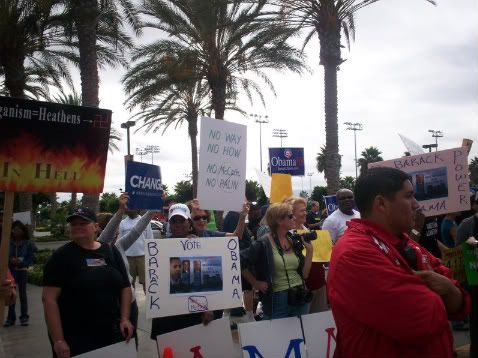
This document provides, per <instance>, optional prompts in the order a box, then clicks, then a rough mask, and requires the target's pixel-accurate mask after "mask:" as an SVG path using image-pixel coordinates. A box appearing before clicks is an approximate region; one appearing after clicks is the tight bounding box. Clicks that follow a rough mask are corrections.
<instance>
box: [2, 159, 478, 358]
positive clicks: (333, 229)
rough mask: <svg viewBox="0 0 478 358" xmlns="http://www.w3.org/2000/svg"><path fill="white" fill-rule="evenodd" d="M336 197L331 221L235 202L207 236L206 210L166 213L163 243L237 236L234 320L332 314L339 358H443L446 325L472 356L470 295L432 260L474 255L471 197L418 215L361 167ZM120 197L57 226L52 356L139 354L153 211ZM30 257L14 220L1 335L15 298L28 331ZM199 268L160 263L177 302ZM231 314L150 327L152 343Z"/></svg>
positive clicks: (397, 181)
mask: <svg viewBox="0 0 478 358" xmlns="http://www.w3.org/2000/svg"><path fill="white" fill-rule="evenodd" d="M336 198H337V209H336V210H335V211H334V212H333V213H332V214H331V215H329V216H327V212H326V211H325V210H322V211H321V209H320V204H319V203H318V202H316V201H312V202H309V203H308V202H307V201H306V200H305V199H304V198H301V197H290V198H286V199H285V200H283V201H282V202H280V203H273V204H270V205H265V206H263V207H261V206H259V205H257V203H255V202H252V203H251V202H245V203H244V205H243V208H242V210H241V211H240V212H228V213H227V214H226V216H225V217H224V224H223V227H222V231H218V230H217V229H216V230H211V229H210V228H208V223H209V222H210V219H211V212H210V211H207V210H205V208H202V207H201V205H200V202H199V201H198V200H197V199H194V200H192V201H190V202H188V203H172V204H171V205H169V212H168V216H167V223H165V226H166V229H165V235H164V236H165V237H164V239H168V238H195V239H197V238H202V239H204V240H207V238H210V237H232V236H235V237H238V238H239V244H240V261H241V270H242V285H243V286H242V289H243V305H244V307H243V308H242V309H241V310H239V312H240V315H241V314H242V317H241V320H239V322H250V321H254V320H257V319H278V318H285V317H293V316H300V315H304V314H308V313H316V312H322V311H325V310H328V309H332V313H333V315H334V319H335V322H336V325H337V330H338V333H337V345H336V352H335V356H336V357H337V358H347V357H351V358H355V357H377V358H378V357H387V358H393V357H397V358H398V357H411V358H413V357H430V358H433V357H444V358H446V357H452V356H453V337H452V334H451V331H450V328H449V321H453V327H454V328H455V329H467V327H466V325H467V324H468V323H469V325H470V336H471V353H470V357H473V358H476V357H478V352H477V350H478V347H477V344H476V339H477V338H478V337H477V334H478V327H477V326H476V319H477V317H476V316H477V315H478V311H477V308H476V307H475V306H476V300H477V299H478V293H477V291H476V289H475V287H474V286H471V287H466V285H463V283H460V282H457V281H455V280H454V279H453V276H452V272H451V271H450V270H449V269H448V268H447V267H445V266H444V265H443V264H442V262H441V260H440V258H441V257H442V254H443V253H444V252H445V251H446V250H447V249H449V248H452V247H454V246H457V245H461V244H462V243H464V242H466V243H468V244H470V245H477V244H478V240H477V239H478V214H477V212H478V198H476V197H472V198H471V199H472V200H471V207H470V212H468V213H463V214H462V213H450V214H447V215H446V216H445V217H443V218H439V217H425V215H423V213H422V212H421V211H420V210H419V204H418V202H417V201H416V199H415V197H414V192H413V187H412V184H411V182H410V181H409V177H408V175H407V174H405V173H403V172H402V171H400V170H396V169H389V168H375V169H370V170H369V171H368V173H367V174H364V175H362V176H361V177H359V179H358V180H357V182H356V185H355V189H354V191H351V190H348V189H341V190H339V191H338V192H337V195H336ZM128 199H129V197H128V194H127V193H123V194H122V195H121V196H120V197H119V200H118V201H119V209H118V211H117V212H116V213H114V214H107V213H100V214H96V213H95V212H93V211H91V210H90V209H88V208H84V207H81V208H77V209H75V210H74V211H73V212H72V213H71V215H70V216H68V218H67V222H68V224H69V238H70V240H71V241H70V242H68V243H67V244H65V245H64V246H63V247H61V248H59V249H57V250H56V251H55V252H54V253H53V255H52V256H51V258H50V259H49V261H48V262H47V264H46V265H45V268H44V275H43V276H44V287H43V295H42V300H43V305H44V311H45V319H46V323H47V327H48V335H49V339H50V342H51V346H52V352H53V356H54V357H70V356H74V355H78V354H81V353H84V352H87V351H91V350H94V349H98V348H101V347H104V346H107V345H110V344H113V343H116V342H120V341H123V340H127V341H129V340H130V339H131V338H134V339H135V342H136V347H138V344H140V342H138V336H137V333H136V327H137V322H138V305H137V302H136V294H135V289H136V288H137V286H136V279H138V282H139V284H141V285H142V289H143V290H145V277H144V276H145V268H144V255H145V240H146V239H153V235H152V232H151V227H150V221H151V220H152V218H153V217H154V215H155V213H154V212H153V211H146V212H145V213H143V215H140V213H139V211H137V210H132V209H128ZM307 207H309V208H310V210H309V211H307ZM458 219H460V222H457V220H458ZM319 229H323V230H327V231H328V232H329V233H330V237H331V240H332V242H333V244H334V246H333V250H332V258H331V261H330V263H327V262H313V260H312V257H313V244H312V242H311V238H309V237H308V236H307V235H305V234H306V233H307V232H309V231H310V230H319ZM32 252H33V248H32V245H31V240H30V238H29V234H28V230H26V228H25V227H24V225H23V224H21V223H20V222H14V223H13V225H12V240H11V246H10V259H9V276H8V277H7V281H5V283H4V285H3V286H1V288H0V294H2V295H3V296H4V297H5V299H6V303H7V304H9V308H8V316H7V320H6V321H5V327H9V326H11V325H14V324H15V321H16V314H15V301H16V297H15V296H16V290H17V289H18V296H19V299H20V306H21V307H20V317H19V318H20V323H21V324H22V325H26V324H28V317H29V316H28V305H27V295H26V272H27V268H28V267H29V266H30V265H31V263H32V255H33V254H32ZM195 265H196V263H195V262H189V261H188V262H182V261H181V260H180V259H179V258H170V267H171V287H172V290H173V291H174V290H184V289H185V288H184V283H187V285H193V284H194V282H195V279H194V277H191V275H194V274H195V272H196V271H197V270H196V266H195ZM199 269H200V268H198V270H199ZM198 272H199V271H198ZM198 280H200V277H199V276H198ZM173 293H174V292H173ZM470 294H471V299H472V300H470ZM256 307H257V308H256ZM470 307H471V315H470ZM234 314H237V312H235V310H232V311H231V310H223V311H214V312H209V311H206V312H199V313H190V314H184V315H177V316H169V317H161V318H154V319H153V320H152V326H151V338H152V339H154V340H155V339H157V336H158V335H161V334H164V333H168V332H172V331H175V330H178V329H182V328H186V327H190V326H193V325H197V324H200V323H203V324H208V323H209V322H211V321H212V320H213V319H217V318H220V317H230V316H231V315H234Z"/></svg>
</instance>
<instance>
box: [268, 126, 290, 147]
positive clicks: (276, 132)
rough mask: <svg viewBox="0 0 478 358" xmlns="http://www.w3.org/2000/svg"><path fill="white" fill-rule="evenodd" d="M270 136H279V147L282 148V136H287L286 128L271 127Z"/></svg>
mask: <svg viewBox="0 0 478 358" xmlns="http://www.w3.org/2000/svg"><path fill="white" fill-rule="evenodd" d="M272 136H273V137H275V138H280V147H281V148H282V138H287V129H273V130H272Z"/></svg>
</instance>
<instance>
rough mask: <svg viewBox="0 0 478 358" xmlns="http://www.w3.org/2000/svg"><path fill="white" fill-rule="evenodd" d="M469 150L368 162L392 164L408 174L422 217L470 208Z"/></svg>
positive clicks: (457, 149) (381, 165)
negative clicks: (423, 215)
mask: <svg viewBox="0 0 478 358" xmlns="http://www.w3.org/2000/svg"><path fill="white" fill-rule="evenodd" d="M467 159H468V149H467V148H466V147H463V148H454V149H447V150H441V151H438V152H431V153H424V154H419V155H413V156H410V157H402V158H397V159H393V160H387V161H384V162H376V163H371V164H369V165H368V167H369V168H375V167H391V168H396V169H400V170H402V171H404V172H405V173H407V174H408V175H409V177H410V181H411V183H412V184H413V189H414V191H415V198H416V199H417V200H418V202H419V204H420V208H421V210H422V212H423V213H424V214H425V216H435V215H442V214H446V213H453V212H459V211H467V210H470V184H469V178H468V162H467Z"/></svg>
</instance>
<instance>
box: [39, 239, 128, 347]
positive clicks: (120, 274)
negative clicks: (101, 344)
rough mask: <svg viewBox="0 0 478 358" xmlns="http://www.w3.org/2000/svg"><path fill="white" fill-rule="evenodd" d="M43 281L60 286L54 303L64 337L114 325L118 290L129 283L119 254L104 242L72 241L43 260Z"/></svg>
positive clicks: (118, 300) (116, 316)
mask: <svg viewBox="0 0 478 358" xmlns="http://www.w3.org/2000/svg"><path fill="white" fill-rule="evenodd" d="M43 284H44V285H45V286H50V287H60V288H61V294H60V296H59V298H58V305H59V308H60V316H61V323H62V327H63V331H64V334H65V338H67V336H71V335H75V334H85V333H86V332H91V331H92V330H95V331H98V330H101V329H106V327H112V325H117V322H118V320H119V319H120V298H121V291H122V289H124V288H126V287H130V283H129V280H128V275H127V273H126V268H125V265H124V262H123V260H122V258H121V254H120V253H119V252H118V250H117V249H116V248H115V247H114V246H110V245H108V244H105V243H101V246H100V247H99V248H98V249H96V250H86V249H84V248H82V247H80V246H78V245H77V244H76V243H74V242H69V243H68V244H66V245H64V246H62V247H61V248H59V249H58V250H56V251H55V252H54V253H53V255H52V256H51V257H50V259H49V260H48V262H47V263H46V265H45V268H44V271H43ZM67 341H68V339H67Z"/></svg>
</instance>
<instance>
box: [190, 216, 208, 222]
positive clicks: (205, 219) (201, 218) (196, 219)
mask: <svg viewBox="0 0 478 358" xmlns="http://www.w3.org/2000/svg"><path fill="white" fill-rule="evenodd" d="M193 220H194V221H199V220H204V221H208V220H209V216H207V215H202V216H201V215H198V216H194V217H193Z"/></svg>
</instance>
